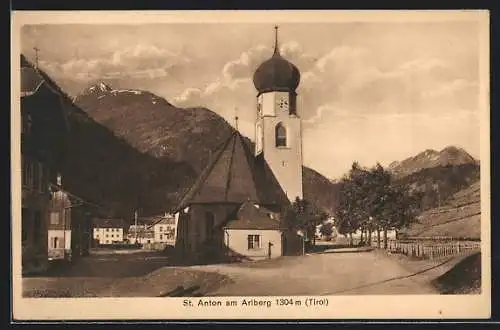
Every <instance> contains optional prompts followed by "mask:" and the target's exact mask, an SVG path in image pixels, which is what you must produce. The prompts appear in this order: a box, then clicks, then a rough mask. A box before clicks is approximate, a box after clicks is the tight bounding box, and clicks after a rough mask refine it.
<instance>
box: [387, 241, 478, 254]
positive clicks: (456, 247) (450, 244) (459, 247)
mask: <svg viewBox="0 0 500 330" xmlns="http://www.w3.org/2000/svg"><path fill="white" fill-rule="evenodd" d="M382 246H383V245H382ZM480 249H481V242H478V241H446V242H439V241H400V240H388V241H387V250H388V251H389V252H391V253H400V254H404V255H406V256H409V257H414V258H420V259H439V258H444V257H451V256H455V255H464V254H469V253H472V252H476V251H480Z"/></svg>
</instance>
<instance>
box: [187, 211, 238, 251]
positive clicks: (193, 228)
mask: <svg viewBox="0 0 500 330" xmlns="http://www.w3.org/2000/svg"><path fill="white" fill-rule="evenodd" d="M238 207H239V204H196V205H192V206H191V207H190V208H189V211H188V214H187V215H183V216H182V217H180V222H179V229H178V235H179V236H180V237H179V246H181V248H182V249H183V252H184V253H185V254H186V255H190V256H192V257H195V258H196V257H201V256H202V255H203V254H204V253H206V252H208V251H207V245H206V244H207V239H208V237H207V226H206V223H207V212H211V213H212V214H213V216H214V228H215V229H214V231H213V240H212V243H211V244H210V248H212V249H216V250H217V252H218V253H223V250H224V244H223V230H222V228H221V227H222V226H223V225H224V224H225V223H226V221H227V220H228V217H229V216H230V215H231V214H234V213H235V212H236V211H237V209H238ZM181 212H182V211H181ZM181 242H183V243H181Z"/></svg>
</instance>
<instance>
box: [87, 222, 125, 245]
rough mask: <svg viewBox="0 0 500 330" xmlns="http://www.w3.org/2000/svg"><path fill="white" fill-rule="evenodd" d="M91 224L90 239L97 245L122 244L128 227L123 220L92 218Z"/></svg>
mask: <svg viewBox="0 0 500 330" xmlns="http://www.w3.org/2000/svg"><path fill="white" fill-rule="evenodd" d="M92 224H93V235H92V238H93V239H94V242H96V243H97V244H98V245H110V244H117V243H123V241H124V238H125V237H126V233H125V228H127V227H128V226H127V225H126V224H125V221H124V220H123V219H119V218H94V219H93V220H92Z"/></svg>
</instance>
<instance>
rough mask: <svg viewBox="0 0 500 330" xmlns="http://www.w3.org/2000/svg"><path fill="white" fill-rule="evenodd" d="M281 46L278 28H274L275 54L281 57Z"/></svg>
mask: <svg viewBox="0 0 500 330" xmlns="http://www.w3.org/2000/svg"><path fill="white" fill-rule="evenodd" d="M279 53H280V50H279V45H278V26H277V25H275V26H274V54H275V55H279Z"/></svg>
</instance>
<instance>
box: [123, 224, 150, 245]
mask: <svg viewBox="0 0 500 330" xmlns="http://www.w3.org/2000/svg"><path fill="white" fill-rule="evenodd" d="M154 238H155V233H154V230H153V228H152V227H151V225H146V224H138V225H137V226H136V225H135V224H134V225H130V227H129V229H128V232H127V242H128V243H130V244H135V243H136V242H137V244H141V245H144V244H151V243H153V242H154Z"/></svg>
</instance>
